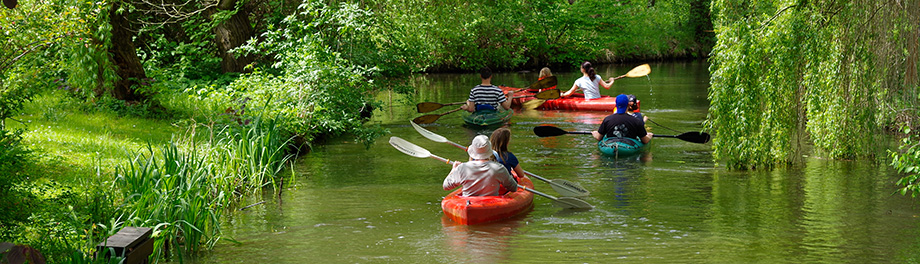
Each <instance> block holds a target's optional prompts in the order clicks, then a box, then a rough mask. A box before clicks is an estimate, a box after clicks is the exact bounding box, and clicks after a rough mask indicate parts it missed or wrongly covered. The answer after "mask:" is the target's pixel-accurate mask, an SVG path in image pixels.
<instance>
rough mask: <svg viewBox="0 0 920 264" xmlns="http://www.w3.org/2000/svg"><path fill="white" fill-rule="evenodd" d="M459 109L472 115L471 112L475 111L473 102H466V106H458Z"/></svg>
mask: <svg viewBox="0 0 920 264" xmlns="http://www.w3.org/2000/svg"><path fill="white" fill-rule="evenodd" d="M460 109H463V110H466V111H467V112H470V113H472V112H473V111H476V105H474V104H473V101H470V100H467V101H466V104H464V105H461V106H460Z"/></svg>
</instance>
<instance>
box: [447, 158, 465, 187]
mask: <svg viewBox="0 0 920 264" xmlns="http://www.w3.org/2000/svg"><path fill="white" fill-rule="evenodd" d="M457 167H460V162H454V166H453V168H452V169H450V173H448V174H447V178H444V184H443V185H444V186H443V187H444V190H445V191H449V190H453V189H454V188H457V186H460V185H461V182H460V175H458V174H459V173H458V170H457Z"/></svg>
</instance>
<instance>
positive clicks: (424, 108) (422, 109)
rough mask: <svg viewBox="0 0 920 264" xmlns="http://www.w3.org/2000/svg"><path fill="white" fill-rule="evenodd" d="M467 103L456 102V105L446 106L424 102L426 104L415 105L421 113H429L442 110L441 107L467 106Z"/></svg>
mask: <svg viewBox="0 0 920 264" xmlns="http://www.w3.org/2000/svg"><path fill="white" fill-rule="evenodd" d="M465 103H466V101H463V102H456V103H446V104H442V103H435V102H424V103H419V104H417V105H415V109H416V110H418V112H419V113H428V112H431V111H434V110H438V109H441V107H444V106H448V105H459V104H465Z"/></svg>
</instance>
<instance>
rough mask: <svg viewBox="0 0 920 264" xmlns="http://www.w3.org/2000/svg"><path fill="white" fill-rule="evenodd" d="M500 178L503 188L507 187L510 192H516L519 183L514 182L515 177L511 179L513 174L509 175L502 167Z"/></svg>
mask: <svg viewBox="0 0 920 264" xmlns="http://www.w3.org/2000/svg"><path fill="white" fill-rule="evenodd" d="M498 175H499V176H498V178H499V180H500V181H501V184H502V186H505V189H507V190H508V191H509V192H516V191H517V188H518V184H517V181H515V180H514V177H511V173H508V170H507V169H505V167H504V166H502V169H501V170H500V172H499V173H498Z"/></svg>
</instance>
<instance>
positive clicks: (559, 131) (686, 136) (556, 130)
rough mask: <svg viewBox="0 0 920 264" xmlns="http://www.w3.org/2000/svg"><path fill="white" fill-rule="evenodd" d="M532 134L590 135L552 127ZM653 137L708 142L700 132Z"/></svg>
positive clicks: (535, 130) (552, 135)
mask: <svg viewBox="0 0 920 264" xmlns="http://www.w3.org/2000/svg"><path fill="white" fill-rule="evenodd" d="M533 133H534V134H536V135H537V136H538V137H555V136H561V135H565V134H582V135H584V134H591V132H590V131H565V130H562V129H561V128H558V127H554V126H538V127H534V128H533ZM653 137H663V138H677V139H680V140H683V141H687V142H692V143H700V144H703V143H706V142H709V134H707V133H701V132H685V133H682V134H680V135H676V136H672V135H658V134H655V135H654V136H653Z"/></svg>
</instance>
